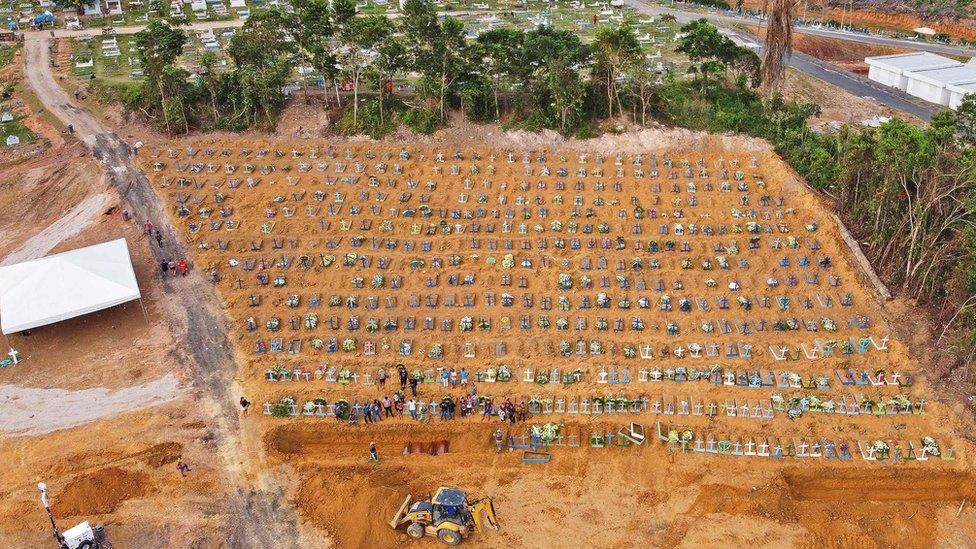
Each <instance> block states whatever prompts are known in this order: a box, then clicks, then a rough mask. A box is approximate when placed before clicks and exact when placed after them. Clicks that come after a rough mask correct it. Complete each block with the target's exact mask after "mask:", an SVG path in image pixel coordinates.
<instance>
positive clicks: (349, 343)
mask: <svg viewBox="0 0 976 549" xmlns="http://www.w3.org/2000/svg"><path fill="white" fill-rule="evenodd" d="M342 350H343V351H345V352H347V353H351V352H353V351H355V350H356V338H353V337H347V338H346V339H343V340H342Z"/></svg>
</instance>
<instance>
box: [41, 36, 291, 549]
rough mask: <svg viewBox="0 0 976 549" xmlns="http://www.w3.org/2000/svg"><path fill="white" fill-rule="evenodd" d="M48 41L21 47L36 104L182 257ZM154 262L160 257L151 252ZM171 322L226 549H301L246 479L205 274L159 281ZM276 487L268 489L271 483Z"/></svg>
mask: <svg viewBox="0 0 976 549" xmlns="http://www.w3.org/2000/svg"><path fill="white" fill-rule="evenodd" d="M49 44H50V38H49V37H47V36H46V35H45V36H39V35H37V34H34V35H33V36H32V39H30V40H27V41H26V43H25V46H24V58H25V63H24V73H25V78H26V81H27V84H28V85H29V86H30V88H31V90H32V91H33V93H34V94H35V95H36V96H37V98H38V99H39V100H40V102H41V103H42V104H43V105H44V106H45V108H47V109H48V110H49V111H50V112H51V113H52V114H54V115H55V116H56V117H58V118H59V119H60V120H61V121H62V122H63V123H64V124H65V125H68V124H70V125H71V126H72V127H73V128H74V131H75V134H76V135H77V137H78V138H80V139H81V140H82V141H83V142H84V143H85V144H86V145H87V146H88V148H89V149H91V152H92V154H93V155H94V157H95V158H97V159H98V160H99V162H100V163H101V164H102V166H103V168H104V170H105V172H106V175H107V177H108V179H109V181H110V182H111V183H112V185H113V186H114V187H115V188H116V190H117V191H118V193H119V195H120V196H121V197H122V200H123V201H124V202H125V203H126V207H127V208H128V210H129V211H130V212H131V213H132V215H133V217H134V218H135V220H136V221H137V222H141V221H142V220H145V219H151V220H152V221H153V224H154V225H155V226H156V228H158V229H159V230H160V231H161V232H162V234H163V238H164V240H165V241H166V242H167V243H168V249H167V252H166V253H168V254H169V256H170V257H173V255H174V254H177V255H179V256H182V257H187V255H188V254H187V253H186V250H185V249H183V245H182V241H181V239H180V238H179V237H178V235H177V234H176V232H175V231H174V229H173V227H172V225H170V223H169V222H168V220H167V216H166V214H165V212H164V210H163V206H162V202H161V201H160V200H159V199H158V197H157V196H156V194H155V193H154V192H153V190H152V187H151V186H150V184H149V181H148V180H147V179H146V177H145V175H144V174H143V173H142V172H141V171H140V170H139V169H137V168H136V167H135V164H134V163H133V162H132V159H131V158H130V155H131V148H130V146H129V145H128V144H126V143H125V142H124V141H122V140H121V139H120V138H119V137H118V136H117V135H115V134H114V133H113V132H112V131H111V130H109V129H108V128H106V127H105V126H104V125H102V123H101V122H99V120H98V119H96V118H95V117H94V116H93V115H92V114H91V113H90V112H88V111H87V110H85V109H84V108H83V107H81V106H79V105H77V104H75V103H74V102H73V101H72V100H71V99H70V98H69V96H68V94H67V93H65V91H64V90H63V89H62V88H61V87H60V86H59V85H58V84H57V82H56V81H55V79H54V75H53V74H52V72H51V69H50V52H49V49H48V46H49ZM152 253H153V254H154V255H155V257H156V260H157V261H158V260H161V259H163V257H162V253H163V251H162V250H161V249H159V248H155V247H153V248H152ZM163 284H164V288H165V291H166V294H167V295H166V297H167V301H168V302H169V304H170V305H171V307H170V311H171V313H173V314H171V315H170V316H171V317H172V318H174V319H175V318H181V319H182V320H183V322H184V326H183V329H184V330H185V337H184V339H183V345H182V346H183V347H184V351H185V353H186V355H187V356H188V357H189V358H190V360H189V364H188V365H187V374H188V376H189V381H190V382H191V383H192V385H193V387H194V388H195V389H196V390H197V391H199V393H200V395H201V399H202V401H203V402H202V403H201V404H202V405H203V406H204V408H205V409H206V410H209V411H211V413H212V417H213V430H214V432H215V433H216V435H217V439H218V440H217V442H218V445H219V452H220V454H221V457H222V458H223V460H224V461H225V464H224V465H225V466H224V467H223V469H224V470H225V471H227V472H228V475H229V477H230V479H229V480H230V481H231V482H232V483H233V487H234V489H232V490H231V496H230V499H229V501H227V505H228V508H229V516H230V525H229V527H228V532H229V534H228V536H229V538H228V545H229V546H230V547H242V548H246V547H260V548H265V547H277V548H289V547H299V542H298V521H297V517H296V515H295V513H294V512H293V511H292V510H291V508H290V506H288V505H285V502H284V498H285V494H284V493H283V490H282V489H281V488H280V487H278V486H273V485H272V486H266V487H262V488H258V487H255V486H253V484H252V483H251V482H250V481H249V480H247V476H248V475H247V466H246V464H245V463H244V459H243V457H242V456H243V455H244V454H243V452H242V450H241V436H240V435H241V430H240V425H239V422H238V416H237V409H236V406H235V401H236V399H237V397H238V396H239V395H237V394H235V392H234V389H233V386H234V376H235V374H236V365H235V363H234V358H233V350H232V347H231V345H230V342H229V341H228V340H227V327H226V322H227V321H226V318H225V316H224V315H223V313H221V312H220V310H219V308H218V307H217V305H216V298H215V295H214V292H213V289H212V288H211V287H210V284H209V282H208V281H207V280H206V279H205V278H204V276H203V274H201V273H199V272H194V273H193V275H192V276H188V277H185V278H181V279H166V280H164V281H163ZM272 484H273V483H272Z"/></svg>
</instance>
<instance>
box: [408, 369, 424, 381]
mask: <svg viewBox="0 0 976 549" xmlns="http://www.w3.org/2000/svg"><path fill="white" fill-rule="evenodd" d="M410 377H411V378H413V379H416V380H417V381H423V379H424V373H423V372H421V371H420V370H414V371H412V372H410Z"/></svg>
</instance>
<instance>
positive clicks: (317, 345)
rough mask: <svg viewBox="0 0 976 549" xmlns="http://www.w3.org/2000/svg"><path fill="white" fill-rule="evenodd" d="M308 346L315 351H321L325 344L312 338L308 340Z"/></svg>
mask: <svg viewBox="0 0 976 549" xmlns="http://www.w3.org/2000/svg"><path fill="white" fill-rule="evenodd" d="M308 344H309V345H311V346H312V348H313V349H315V350H316V351H321V350H322V349H323V348H324V347H325V342H324V341H322V338H320V337H313V338H310V339H309V340H308Z"/></svg>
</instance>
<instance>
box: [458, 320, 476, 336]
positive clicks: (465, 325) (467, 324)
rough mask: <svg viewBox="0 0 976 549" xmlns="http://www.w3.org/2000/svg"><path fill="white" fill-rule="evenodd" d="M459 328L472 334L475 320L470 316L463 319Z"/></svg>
mask: <svg viewBox="0 0 976 549" xmlns="http://www.w3.org/2000/svg"><path fill="white" fill-rule="evenodd" d="M458 328H459V329H460V330H461V331H462V332H470V331H471V330H473V329H474V320H473V319H472V318H471V317H470V316H465V317H461V320H460V321H459V322H458Z"/></svg>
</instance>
